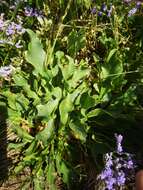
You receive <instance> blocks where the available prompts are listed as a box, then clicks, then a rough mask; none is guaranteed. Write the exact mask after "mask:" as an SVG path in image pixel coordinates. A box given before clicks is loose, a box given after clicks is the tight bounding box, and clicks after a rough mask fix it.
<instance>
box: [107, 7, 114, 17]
mask: <svg viewBox="0 0 143 190" xmlns="http://www.w3.org/2000/svg"><path fill="white" fill-rule="evenodd" d="M112 10H113V6H112V4H111V5H110V9H109V10H108V11H107V17H110V16H111V14H112Z"/></svg>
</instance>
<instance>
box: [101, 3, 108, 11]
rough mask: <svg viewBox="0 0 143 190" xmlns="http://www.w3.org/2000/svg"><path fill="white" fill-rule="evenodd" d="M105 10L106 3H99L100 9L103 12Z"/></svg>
mask: <svg viewBox="0 0 143 190" xmlns="http://www.w3.org/2000/svg"><path fill="white" fill-rule="evenodd" d="M106 10H107V5H106V3H103V4H102V5H101V11H103V12H105V11H106Z"/></svg>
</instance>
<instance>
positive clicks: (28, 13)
mask: <svg viewBox="0 0 143 190" xmlns="http://www.w3.org/2000/svg"><path fill="white" fill-rule="evenodd" d="M33 12H34V10H33V8H31V7H25V8H24V13H25V16H29V17H30V16H33Z"/></svg>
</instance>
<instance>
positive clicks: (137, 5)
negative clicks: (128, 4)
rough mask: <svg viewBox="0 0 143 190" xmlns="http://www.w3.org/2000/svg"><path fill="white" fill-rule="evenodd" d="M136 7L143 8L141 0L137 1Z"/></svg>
mask: <svg viewBox="0 0 143 190" xmlns="http://www.w3.org/2000/svg"><path fill="white" fill-rule="evenodd" d="M136 8H137V9H140V8H141V2H140V1H138V2H137V3H136Z"/></svg>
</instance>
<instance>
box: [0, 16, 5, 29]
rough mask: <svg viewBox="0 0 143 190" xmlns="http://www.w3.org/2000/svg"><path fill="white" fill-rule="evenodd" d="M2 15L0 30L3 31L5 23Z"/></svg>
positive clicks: (0, 17)
mask: <svg viewBox="0 0 143 190" xmlns="http://www.w3.org/2000/svg"><path fill="white" fill-rule="evenodd" d="M3 17H4V14H3V13H2V14H1V15H0V30H3V29H4V27H5V22H4V18H3Z"/></svg>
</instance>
